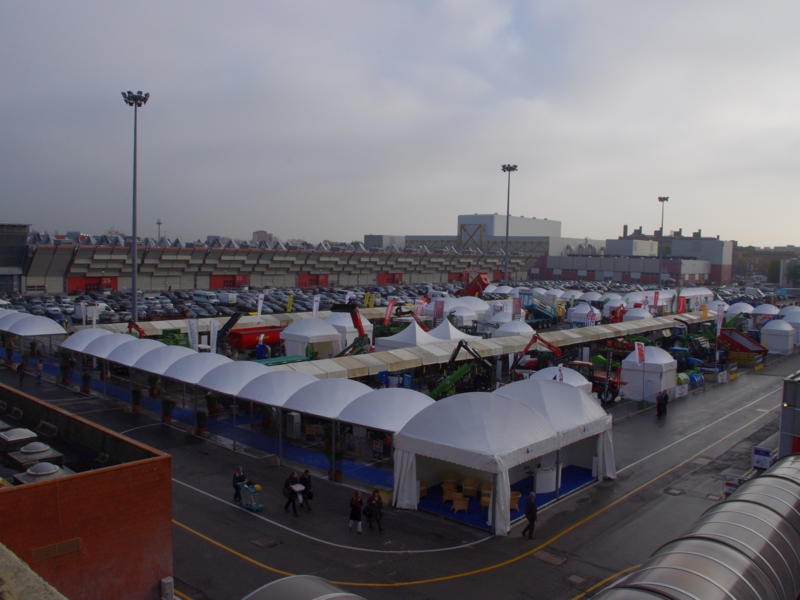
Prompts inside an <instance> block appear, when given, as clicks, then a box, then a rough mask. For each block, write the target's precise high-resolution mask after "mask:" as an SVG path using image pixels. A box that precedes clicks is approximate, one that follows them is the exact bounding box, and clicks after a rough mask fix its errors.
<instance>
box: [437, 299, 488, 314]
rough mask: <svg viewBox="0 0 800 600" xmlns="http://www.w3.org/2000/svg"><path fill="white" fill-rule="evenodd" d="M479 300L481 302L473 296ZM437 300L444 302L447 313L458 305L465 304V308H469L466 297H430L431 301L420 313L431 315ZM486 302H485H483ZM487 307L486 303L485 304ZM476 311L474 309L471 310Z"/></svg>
mask: <svg viewBox="0 0 800 600" xmlns="http://www.w3.org/2000/svg"><path fill="white" fill-rule="evenodd" d="M475 299H476V300H479V301H480V302H483V300H481V299H480V298H475ZM437 302H444V314H445V315H447V314H449V313H450V311H451V310H453V309H455V308H457V307H459V306H466V307H467V308H471V307H470V305H469V304H468V303H467V302H468V300H466V298H431V301H430V302H428V304H427V306H426V307H425V308H424V309H423V311H422V314H424V315H426V316H429V317H432V316H433V315H434V313H435V312H436V303H437ZM483 303H484V304H486V303H485V302H483ZM487 308H488V305H487ZM473 312H476V311H473Z"/></svg>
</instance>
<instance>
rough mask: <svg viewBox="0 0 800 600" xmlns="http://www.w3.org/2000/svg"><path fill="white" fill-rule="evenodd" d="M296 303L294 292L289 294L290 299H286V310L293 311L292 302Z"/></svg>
mask: <svg viewBox="0 0 800 600" xmlns="http://www.w3.org/2000/svg"><path fill="white" fill-rule="evenodd" d="M293 303H294V294H289V299H288V300H287V301H286V312H287V313H290V312H292V304H293Z"/></svg>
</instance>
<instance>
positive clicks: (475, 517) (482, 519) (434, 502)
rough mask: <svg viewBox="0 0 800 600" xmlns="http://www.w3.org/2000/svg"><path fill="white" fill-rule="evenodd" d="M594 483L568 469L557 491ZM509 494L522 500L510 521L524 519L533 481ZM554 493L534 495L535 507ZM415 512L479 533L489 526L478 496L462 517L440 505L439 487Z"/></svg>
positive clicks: (520, 483)
mask: <svg viewBox="0 0 800 600" xmlns="http://www.w3.org/2000/svg"><path fill="white" fill-rule="evenodd" d="M592 481H594V478H593V477H592V471H591V470H590V469H584V468H583V467H576V466H569V467H564V468H563V469H562V470H561V488H560V492H559V495H560V496H564V495H566V494H569V493H570V492H573V491H575V490H576V489H578V488H579V487H582V486H584V485H586V484H587V483H590V482H592ZM511 490H512V491H515V492H520V493H521V494H522V497H521V498H520V500H519V510H512V511H511V521H514V520H515V519H519V518H520V517H523V516H525V500H526V499H527V498H528V495H529V494H530V493H531V492H532V491H533V478H532V477H527V478H525V479H523V480H522V481H518V482H517V483H515V484H513V485H512V486H511ZM555 497H556V494H555V492H551V493H549V494H541V493H540V494H536V506H538V507H542V506H544V505H545V504H548V503H550V502H552V501H553V500H555ZM419 509H420V510H424V511H426V512H430V513H434V514H437V515H441V516H443V517H446V518H448V519H453V520H455V521H459V522H460V523H465V524H467V525H471V526H473V527H477V528H479V529H485V530H486V531H489V530H490V527H489V525H487V524H486V520H487V518H488V514H487V509H485V508H482V507H481V501H480V495H479V496H477V497H475V498H470V501H469V509H468V510H467V512H466V513H464V512H459V513H453V505H452V503H451V502H446V503H445V502H442V486H441V485H435V486H433V487H429V488H428V493H427V495H426V496H425V497H424V498H421V499H420V501H419Z"/></svg>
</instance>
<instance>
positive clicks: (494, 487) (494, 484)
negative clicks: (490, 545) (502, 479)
mask: <svg viewBox="0 0 800 600" xmlns="http://www.w3.org/2000/svg"><path fill="white" fill-rule="evenodd" d="M492 533H493V534H494V535H497V473H492Z"/></svg>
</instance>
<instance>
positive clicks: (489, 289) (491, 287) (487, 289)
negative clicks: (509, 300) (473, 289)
mask: <svg viewBox="0 0 800 600" xmlns="http://www.w3.org/2000/svg"><path fill="white" fill-rule="evenodd" d="M496 289H497V286H496V285H495V284H493V283H490V284H489V285H487V286H486V287H485V288H484V289H483V293H484V294H494V291H495V290H496Z"/></svg>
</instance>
